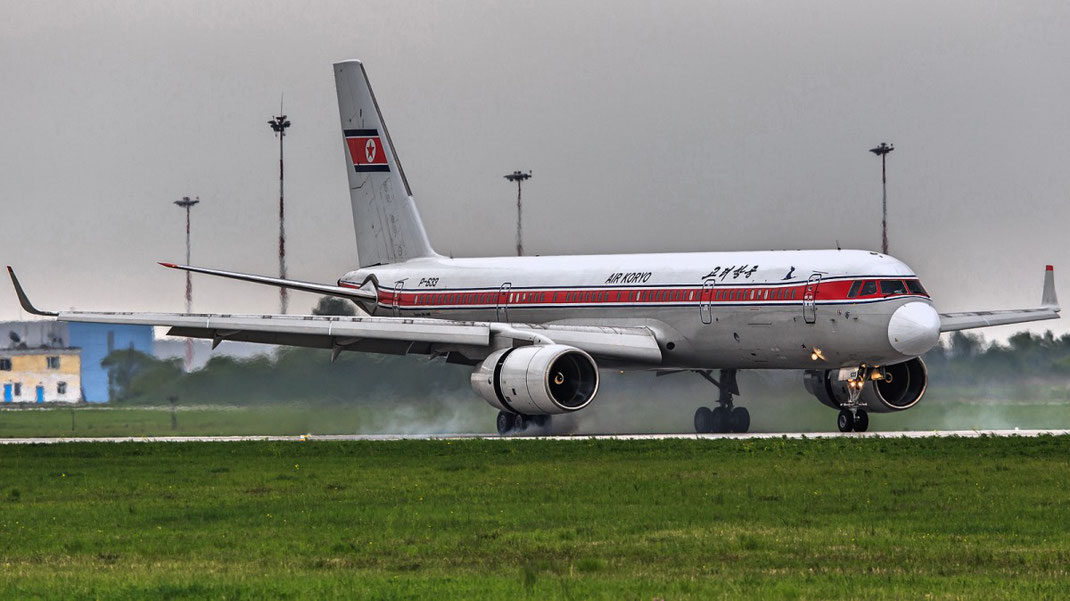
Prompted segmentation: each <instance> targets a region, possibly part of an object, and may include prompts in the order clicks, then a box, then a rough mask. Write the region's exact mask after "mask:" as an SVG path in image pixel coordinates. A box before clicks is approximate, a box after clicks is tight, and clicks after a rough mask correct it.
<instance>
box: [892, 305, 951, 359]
mask: <svg viewBox="0 0 1070 601" xmlns="http://www.w3.org/2000/svg"><path fill="white" fill-rule="evenodd" d="M939 339H940V314H939V313H937V312H936V309H933V306H932V305H930V304H928V303H921V302H913V303H907V304H905V305H903V306H902V307H899V308H898V309H896V310H895V313H892V318H891V319H890V320H888V342H890V343H891V345H892V348H894V349H895V350H897V351H899V352H900V353H903V354H904V355H907V356H910V357H917V356H919V355H923V354H925V351H928V350H929V349H931V348H932V347H933V346H935V345H936V341H937V340H939Z"/></svg>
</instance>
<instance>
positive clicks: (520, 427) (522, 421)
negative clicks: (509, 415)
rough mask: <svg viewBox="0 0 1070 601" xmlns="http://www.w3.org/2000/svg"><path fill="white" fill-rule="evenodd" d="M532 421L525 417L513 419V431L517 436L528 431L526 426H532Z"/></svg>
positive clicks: (520, 416)
mask: <svg viewBox="0 0 1070 601" xmlns="http://www.w3.org/2000/svg"><path fill="white" fill-rule="evenodd" d="M532 422H533V420H532V419H531V418H530V417H528V416H526V415H517V416H516V417H515V418H513V431H514V432H516V433H517V434H519V433H521V432H523V431H524V430H527V429H528V426H530V425H531V424H532Z"/></svg>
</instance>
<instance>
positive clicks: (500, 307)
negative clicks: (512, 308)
mask: <svg viewBox="0 0 1070 601" xmlns="http://www.w3.org/2000/svg"><path fill="white" fill-rule="evenodd" d="M512 287H513V285H512V284H510V283H509V282H506V283H504V284H502V287H501V288H499V289H498V302H497V303H496V305H495V313H496V317H497V320H498V321H500V322H503V323H508V322H509V290H510V289H511V288H512Z"/></svg>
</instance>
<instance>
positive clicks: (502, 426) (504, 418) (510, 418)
mask: <svg viewBox="0 0 1070 601" xmlns="http://www.w3.org/2000/svg"><path fill="white" fill-rule="evenodd" d="M517 417H519V416H518V415H517V414H515V413H509V412H508V411H499V412H498V423H497V425H498V434H500V435H501V436H505V435H506V434H508V433H510V432H512V431H513V426H514V424H516V418H517Z"/></svg>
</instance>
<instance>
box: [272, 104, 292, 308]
mask: <svg viewBox="0 0 1070 601" xmlns="http://www.w3.org/2000/svg"><path fill="white" fill-rule="evenodd" d="M280 112H281V111H280ZM268 125H270V126H271V129H273V130H274V131H275V136H276V137H277V138H278V139H279V277H280V278H282V279H286V205H285V203H284V201H283V181H284V179H283V173H284V171H283V160H282V159H283V154H282V146H283V140H284V139H285V138H286V129H287V128H288V127H290V121H289V120H287V119H286V115H277V116H275V117H272V119H271V121H268ZM279 304H280V306H281V312H282V313H283V314H284V315H285V314H286V308H287V306H288V305H289V298H288V296H287V294H286V288H279Z"/></svg>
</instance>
